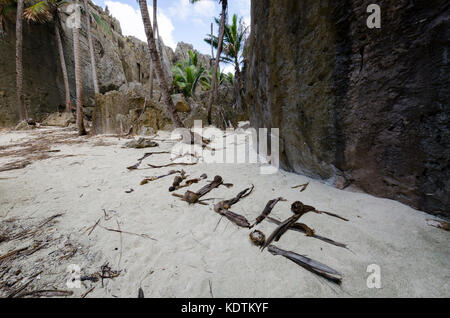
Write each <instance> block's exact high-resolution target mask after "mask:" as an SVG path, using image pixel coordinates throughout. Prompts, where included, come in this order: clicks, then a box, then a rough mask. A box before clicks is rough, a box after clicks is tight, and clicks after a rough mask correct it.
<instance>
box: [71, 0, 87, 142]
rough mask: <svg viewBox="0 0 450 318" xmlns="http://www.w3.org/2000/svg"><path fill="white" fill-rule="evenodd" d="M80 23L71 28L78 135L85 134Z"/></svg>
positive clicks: (76, 7)
mask: <svg viewBox="0 0 450 318" xmlns="http://www.w3.org/2000/svg"><path fill="white" fill-rule="evenodd" d="M74 3H75V10H77V11H76V14H78V15H79V14H80V7H79V5H78V0H74ZM79 27H80V25H78V24H77V23H75V26H74V28H73V54H74V57H75V85H76V91H77V126H78V134H79V135H80V136H82V135H86V129H85V128H84V123H83V101H82V100H83V79H82V77H81V76H82V74H81V55H80V30H79Z"/></svg>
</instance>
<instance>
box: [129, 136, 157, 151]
mask: <svg viewBox="0 0 450 318" xmlns="http://www.w3.org/2000/svg"><path fill="white" fill-rule="evenodd" d="M123 146H124V147H125V148H136V149H141V148H148V147H158V143H157V142H155V141H152V140H151V139H148V138H142V137H141V138H138V139H137V140H131V141H129V142H127V143H125V144H124V145H123Z"/></svg>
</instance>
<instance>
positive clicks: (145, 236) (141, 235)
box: [99, 225, 158, 241]
mask: <svg viewBox="0 0 450 318" xmlns="http://www.w3.org/2000/svg"><path fill="white" fill-rule="evenodd" d="M99 226H100V227H101V228H103V229H105V230H107V231H111V232H117V233H124V234H131V235H136V236H140V237H143V238H148V239H151V240H154V241H158V240H157V239H155V238H153V237H150V236H148V235H147V234H138V233H133V232H126V231H120V230H116V229H110V228H107V227H104V226H103V225H99Z"/></svg>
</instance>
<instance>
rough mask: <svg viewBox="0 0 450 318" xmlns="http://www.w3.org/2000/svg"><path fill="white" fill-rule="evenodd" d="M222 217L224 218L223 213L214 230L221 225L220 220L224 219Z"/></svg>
mask: <svg viewBox="0 0 450 318" xmlns="http://www.w3.org/2000/svg"><path fill="white" fill-rule="evenodd" d="M222 218H223V215H222V216H221V217H220V219H219V221H218V222H217V224H216V227H215V228H214V231H213V232H215V231H216V230H217V227H218V226H219V223H220V221H222Z"/></svg>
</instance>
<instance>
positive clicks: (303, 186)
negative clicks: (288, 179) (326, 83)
mask: <svg viewBox="0 0 450 318" xmlns="http://www.w3.org/2000/svg"><path fill="white" fill-rule="evenodd" d="M308 184H309V182H307V183H303V184H299V185H296V186H293V187H291V189H295V188H300V187H301V189H300V192H303V191H305V190H306V187H307V186H308Z"/></svg>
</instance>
